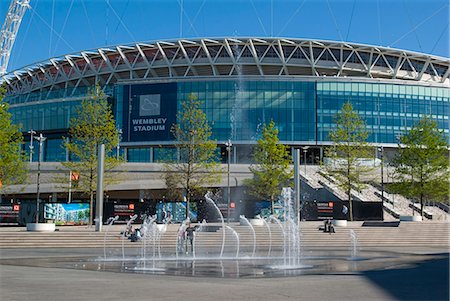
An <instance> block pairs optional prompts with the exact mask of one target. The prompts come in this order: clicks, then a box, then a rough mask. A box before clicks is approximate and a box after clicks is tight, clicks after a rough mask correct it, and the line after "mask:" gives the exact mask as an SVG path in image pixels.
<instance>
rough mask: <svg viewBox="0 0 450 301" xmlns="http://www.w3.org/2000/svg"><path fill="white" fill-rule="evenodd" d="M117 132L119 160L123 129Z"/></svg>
mask: <svg viewBox="0 0 450 301" xmlns="http://www.w3.org/2000/svg"><path fill="white" fill-rule="evenodd" d="M117 133H118V134H119V142H117V160H119V154H120V141H121V140H122V134H123V131H122V129H118V130H117Z"/></svg>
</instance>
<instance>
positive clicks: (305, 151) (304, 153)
mask: <svg viewBox="0 0 450 301" xmlns="http://www.w3.org/2000/svg"><path fill="white" fill-rule="evenodd" d="M308 148H309V146H304V147H303V165H305V176H306V153H307V152H308Z"/></svg>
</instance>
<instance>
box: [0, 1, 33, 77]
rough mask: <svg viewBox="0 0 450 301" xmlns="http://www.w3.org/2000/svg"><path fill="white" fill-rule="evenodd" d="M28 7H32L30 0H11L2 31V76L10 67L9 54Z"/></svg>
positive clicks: (0, 56) (0, 67) (0, 45)
mask: <svg viewBox="0 0 450 301" xmlns="http://www.w3.org/2000/svg"><path fill="white" fill-rule="evenodd" d="M27 8H30V0H11V3H10V5H9V9H8V12H7V14H6V17H5V22H4V23H3V26H2V30H1V32H0V33H1V36H0V76H1V75H3V74H5V73H6V69H7V68H8V62H9V56H10V54H11V50H12V48H13V45H14V41H15V40H16V36H17V32H18V31H19V27H20V23H21V22H22V19H23V15H24V14H25V11H26V10H27Z"/></svg>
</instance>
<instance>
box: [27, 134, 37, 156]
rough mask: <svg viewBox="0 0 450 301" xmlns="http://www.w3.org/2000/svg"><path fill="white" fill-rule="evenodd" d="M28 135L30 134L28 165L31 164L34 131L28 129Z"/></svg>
mask: <svg viewBox="0 0 450 301" xmlns="http://www.w3.org/2000/svg"><path fill="white" fill-rule="evenodd" d="M28 133H29V134H30V163H31V162H33V148H34V146H33V135H34V134H36V132H35V131H33V129H30V130H29V131H28Z"/></svg>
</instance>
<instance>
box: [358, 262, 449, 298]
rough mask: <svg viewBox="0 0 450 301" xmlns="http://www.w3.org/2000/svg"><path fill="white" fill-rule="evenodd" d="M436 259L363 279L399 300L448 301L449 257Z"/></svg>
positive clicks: (373, 273)
mask: <svg viewBox="0 0 450 301" xmlns="http://www.w3.org/2000/svg"><path fill="white" fill-rule="evenodd" d="M439 257H441V258H439V259H432V260H426V261H422V262H419V263H417V264H414V265H408V266H405V267H398V268H394V269H387V270H377V271H366V272H363V273H362V275H364V276H365V277H367V278H368V279H369V280H371V281H372V282H374V283H375V284H377V285H378V286H380V287H381V288H382V289H383V290H385V291H386V292H387V293H389V294H391V295H392V296H393V297H394V298H396V299H398V300H408V301H409V300H449V254H448V253H446V254H439ZM442 257H443V258H442Z"/></svg>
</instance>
